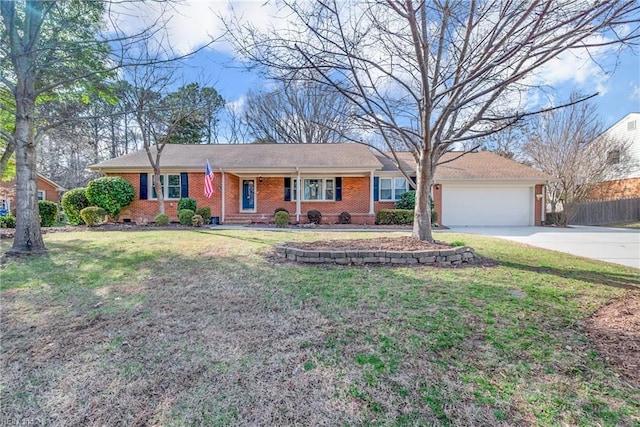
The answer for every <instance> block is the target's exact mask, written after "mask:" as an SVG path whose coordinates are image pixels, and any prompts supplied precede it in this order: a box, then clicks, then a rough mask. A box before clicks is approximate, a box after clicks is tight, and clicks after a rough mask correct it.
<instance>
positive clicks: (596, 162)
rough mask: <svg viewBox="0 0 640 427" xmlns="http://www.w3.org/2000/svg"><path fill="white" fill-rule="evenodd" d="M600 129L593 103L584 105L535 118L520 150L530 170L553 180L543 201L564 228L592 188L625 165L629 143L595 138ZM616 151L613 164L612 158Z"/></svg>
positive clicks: (600, 132) (626, 164)
mask: <svg viewBox="0 0 640 427" xmlns="http://www.w3.org/2000/svg"><path fill="white" fill-rule="evenodd" d="M603 129H604V127H603V125H602V122H601V120H600V118H599V117H598V114H597V112H596V107H595V105H594V104H591V103H589V102H584V103H581V104H575V105H572V106H570V107H567V108H564V109H561V110H553V111H549V112H546V113H543V114H540V115H538V116H537V117H536V118H535V119H533V120H532V123H531V126H530V129H529V131H528V136H527V141H526V143H525V144H524V147H523V151H524V155H525V158H526V159H527V160H529V161H530V162H531V163H532V165H533V166H534V167H535V168H537V169H540V170H542V171H544V172H546V173H548V174H549V175H551V176H553V177H555V178H556V180H555V181H552V182H550V183H549V184H548V185H547V202H548V203H549V206H550V208H551V212H552V213H554V214H555V213H556V212H557V211H558V210H559V208H562V214H561V215H554V217H555V220H556V221H557V223H558V225H562V226H566V225H567V224H568V223H569V221H571V220H572V219H573V217H574V216H575V214H576V212H577V208H578V204H579V203H580V202H581V201H583V200H584V199H585V198H586V197H587V195H588V193H589V190H590V187H591V185H592V184H595V183H597V182H601V181H604V180H606V179H607V178H608V177H609V176H611V175H612V174H613V173H616V172H621V170H622V169H623V168H625V167H627V166H628V163H627V161H625V160H626V158H627V152H628V149H629V145H628V143H626V142H624V141H617V140H612V139H609V138H605V137H598V136H599V135H601V134H602V131H603ZM612 152H616V153H617V158H616V161H615V162H614V161H612V159H611V158H610V157H611V156H610V153H612Z"/></svg>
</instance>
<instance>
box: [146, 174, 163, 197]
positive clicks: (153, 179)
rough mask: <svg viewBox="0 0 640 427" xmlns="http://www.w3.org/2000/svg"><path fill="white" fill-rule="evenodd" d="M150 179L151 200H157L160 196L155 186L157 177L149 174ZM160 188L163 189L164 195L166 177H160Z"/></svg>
mask: <svg viewBox="0 0 640 427" xmlns="http://www.w3.org/2000/svg"><path fill="white" fill-rule="evenodd" d="M149 178H150V181H151V198H152V199H157V198H158V195H157V194H156V186H155V184H154V182H155V175H153V174H149ZM160 186H161V187H162V193H164V175H160Z"/></svg>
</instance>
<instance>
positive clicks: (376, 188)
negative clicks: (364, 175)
mask: <svg viewBox="0 0 640 427" xmlns="http://www.w3.org/2000/svg"><path fill="white" fill-rule="evenodd" d="M378 193H380V178H378V177H377V176H374V177H373V201H374V202H377V201H378V200H379V199H380V194H378Z"/></svg>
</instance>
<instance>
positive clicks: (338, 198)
mask: <svg viewBox="0 0 640 427" xmlns="http://www.w3.org/2000/svg"><path fill="white" fill-rule="evenodd" d="M341 200H342V177H341V176H336V202H339V201H341Z"/></svg>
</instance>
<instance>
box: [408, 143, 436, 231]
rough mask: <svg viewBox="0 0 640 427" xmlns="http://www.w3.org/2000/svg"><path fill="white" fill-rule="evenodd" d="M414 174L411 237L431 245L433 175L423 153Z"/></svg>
mask: <svg viewBox="0 0 640 427" xmlns="http://www.w3.org/2000/svg"><path fill="white" fill-rule="evenodd" d="M416 172H417V173H416V175H417V176H416V179H417V183H416V184H417V185H416V207H415V210H414V212H413V232H412V233H411V237H414V238H416V239H420V240H426V241H427V242H432V243H433V234H432V230H431V206H430V203H429V193H430V190H431V185H432V184H433V173H432V167H431V163H430V159H429V155H428V154H425V152H424V151H422V152H421V153H420V159H419V161H418V165H417V171H416Z"/></svg>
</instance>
